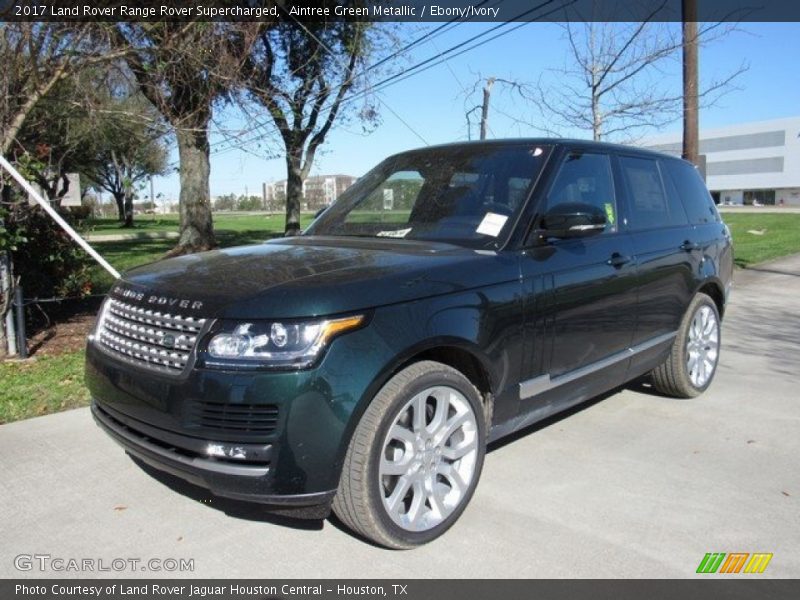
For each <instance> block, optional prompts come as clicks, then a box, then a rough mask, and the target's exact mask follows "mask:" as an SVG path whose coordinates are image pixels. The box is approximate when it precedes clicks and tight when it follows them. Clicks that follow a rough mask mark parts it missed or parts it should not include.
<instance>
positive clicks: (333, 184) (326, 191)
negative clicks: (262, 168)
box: [264, 175, 356, 210]
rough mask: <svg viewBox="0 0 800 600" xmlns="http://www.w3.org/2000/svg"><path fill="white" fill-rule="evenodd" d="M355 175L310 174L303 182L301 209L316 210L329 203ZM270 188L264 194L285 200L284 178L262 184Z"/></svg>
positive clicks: (277, 199) (277, 200)
mask: <svg viewBox="0 0 800 600" xmlns="http://www.w3.org/2000/svg"><path fill="white" fill-rule="evenodd" d="M355 181H356V177H353V176H352V175H312V176H311V177H307V178H306V180H305V181H304V182H303V200H304V202H303V207H302V208H303V210H317V209H319V208H323V207H325V206H328V205H330V204H331V203H332V202H333V201H334V200H336V198H337V197H338V196H339V194H341V193H342V192H343V191H345V190H346V189H347V188H349V187H350V186H351V185H353V183H355ZM264 185H265V187H266V186H269V187H270V188H271V189H269V190H268V191H265V196H266V197H268V198H272V199H274V201H275V202H278V203H283V202H285V201H286V180H285V179H282V180H281V181H276V182H275V183H273V184H264Z"/></svg>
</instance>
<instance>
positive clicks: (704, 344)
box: [652, 294, 720, 398]
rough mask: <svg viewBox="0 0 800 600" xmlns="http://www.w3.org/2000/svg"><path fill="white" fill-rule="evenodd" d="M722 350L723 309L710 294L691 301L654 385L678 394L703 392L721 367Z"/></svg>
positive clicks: (654, 373) (672, 394)
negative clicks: (718, 366)
mask: <svg viewBox="0 0 800 600" xmlns="http://www.w3.org/2000/svg"><path fill="white" fill-rule="evenodd" d="M719 350H720V320H719V311H718V310H717V305H716V304H715V303H714V301H713V300H712V299H711V298H710V297H708V296H707V295H706V294H697V295H696V296H695V297H694V299H693V300H692V302H691V304H689V308H688V310H687V311H686V314H685V315H684V317H683V321H682V322H681V326H680V328H679V329H678V335H677V336H676V337H675V342H674V343H673V345H672V350H671V351H670V354H669V356H668V357H667V359H666V360H665V361H664V362H663V363H662V364H661V365H659V366H658V367H656V368H655V369H653V372H652V377H653V386H654V387H655V388H656V389H657V390H658V391H659V392H661V393H663V394H667V395H669V396H675V397H676V398H694V397H695V396H698V395H700V394H702V393H703V392H704V391H705V390H706V389H707V388H708V386H709V385H711V380H712V379H713V378H714V374H715V373H716V371H717V362H718V361H719Z"/></svg>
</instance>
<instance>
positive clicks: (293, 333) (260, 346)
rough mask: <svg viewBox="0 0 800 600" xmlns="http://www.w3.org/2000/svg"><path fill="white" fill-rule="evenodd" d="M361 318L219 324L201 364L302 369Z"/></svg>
mask: <svg viewBox="0 0 800 600" xmlns="http://www.w3.org/2000/svg"><path fill="white" fill-rule="evenodd" d="M363 322H364V315H356V316H352V317H345V318H343V319H318V320H312V321H248V322H238V323H232V322H223V324H222V331H219V332H218V333H216V334H214V335H213V336H212V337H211V339H210V340H209V341H208V345H207V346H206V353H207V356H208V358H207V359H206V361H205V363H206V365H208V366H212V367H237V366H238V367H250V368H259V367H265V368H270V367H275V368H293V369H302V368H304V367H307V366H309V365H310V364H311V363H313V362H314V361H315V360H316V358H317V357H318V356H319V355H320V354H321V353H322V351H323V349H324V348H325V346H326V345H327V344H328V342H329V341H330V340H331V339H333V338H334V337H335V336H337V335H339V334H341V333H344V332H346V331H350V330H352V329H356V328H358V327H360V326H361V325H362V323H363Z"/></svg>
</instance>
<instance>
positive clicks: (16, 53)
mask: <svg viewBox="0 0 800 600" xmlns="http://www.w3.org/2000/svg"><path fill="white" fill-rule="evenodd" d="M105 34H106V26H105V25H103V24H101V23H21V22H20V23H17V22H5V21H0V61H2V65H3V68H2V69H1V70H0V153H2V154H3V155H8V154H9V153H10V150H11V148H12V146H13V145H14V143H15V141H16V138H17V135H18V134H19V132H20V130H21V129H22V126H23V125H24V123H25V119H26V118H27V117H28V115H29V114H30V112H31V111H32V110H33V109H34V107H35V106H36V105H37V104H38V102H39V101H40V100H41V99H42V98H43V97H44V96H46V95H47V94H48V93H49V92H50V91H51V90H52V89H53V87H54V86H55V85H56V84H57V83H58V82H60V81H61V80H63V79H64V78H66V77H69V76H71V75H73V74H74V73H76V72H78V71H79V70H81V69H84V68H87V67H90V66H92V65H96V64H101V63H107V62H110V61H113V60H116V59H118V58H119V57H120V56H122V55H123V54H124V50H120V51H114V52H111V51H109V50H108V46H107V41H106V35H105Z"/></svg>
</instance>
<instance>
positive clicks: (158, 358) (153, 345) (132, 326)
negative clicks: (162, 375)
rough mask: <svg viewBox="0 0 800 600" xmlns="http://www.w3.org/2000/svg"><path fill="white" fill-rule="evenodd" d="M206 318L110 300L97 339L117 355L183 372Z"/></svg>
mask: <svg viewBox="0 0 800 600" xmlns="http://www.w3.org/2000/svg"><path fill="white" fill-rule="evenodd" d="M204 323H205V319H196V318H193V317H183V316H180V315H174V314H169V313H162V312H158V311H155V310H152V309H150V308H143V307H139V306H134V305H132V304H126V303H124V302H120V301H119V300H116V299H114V298H109V299H108V301H107V304H106V306H105V308H104V309H103V314H102V316H101V319H100V324H99V326H98V328H97V338H98V340H99V342H100V344H101V345H102V346H103V347H104V348H105V349H106V350H108V351H110V352H111V353H112V354H114V355H115V356H118V357H120V358H123V359H125V360H127V361H130V362H134V363H136V364H140V365H142V366H146V367H149V368H151V369H155V370H160V371H165V372H170V373H176V374H177V373H180V372H181V371H183V370H184V368H185V367H186V364H187V363H188V362H189V354H190V353H191V351H192V350H193V349H194V346H195V344H196V343H197V336H198V334H199V333H200V330H201V329H202V327H203V324H204Z"/></svg>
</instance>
